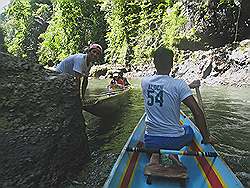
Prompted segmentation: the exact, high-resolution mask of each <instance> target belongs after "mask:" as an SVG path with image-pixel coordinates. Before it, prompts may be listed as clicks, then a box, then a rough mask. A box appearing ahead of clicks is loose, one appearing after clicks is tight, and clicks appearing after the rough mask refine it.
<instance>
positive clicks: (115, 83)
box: [83, 71, 131, 117]
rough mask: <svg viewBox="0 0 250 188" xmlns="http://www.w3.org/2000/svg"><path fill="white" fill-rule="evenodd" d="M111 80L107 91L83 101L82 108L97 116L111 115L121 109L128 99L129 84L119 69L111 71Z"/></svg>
mask: <svg viewBox="0 0 250 188" xmlns="http://www.w3.org/2000/svg"><path fill="white" fill-rule="evenodd" d="M111 78H112V80H111V81H110V83H109V85H108V86H107V92H104V93H101V94H100V95H96V96H95V97H94V98H93V96H92V98H90V99H88V100H85V101H84V102H83V104H84V105H83V109H84V110H85V111H87V112H89V113H91V114H93V115H96V116H99V117H107V116H111V115H113V114H115V113H117V112H119V111H120V110H121V108H122V107H123V105H124V104H126V102H127V100H128V98H127V97H128V92H129V90H130V88H131V84H130V83H129V82H128V80H127V79H126V78H125V77H123V73H122V72H121V71H117V72H114V73H112V75H111Z"/></svg>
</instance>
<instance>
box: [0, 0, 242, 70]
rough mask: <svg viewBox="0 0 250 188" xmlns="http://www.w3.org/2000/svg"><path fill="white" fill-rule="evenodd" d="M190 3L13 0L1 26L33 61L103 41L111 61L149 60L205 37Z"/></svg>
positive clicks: (213, 0) (230, 0) (229, 0)
mask: <svg viewBox="0 0 250 188" xmlns="http://www.w3.org/2000/svg"><path fill="white" fill-rule="evenodd" d="M197 2H199V1H197ZM203 2H204V7H203V9H202V10H204V12H206V11H205V10H206V8H209V7H210V8H211V7H212V8H213V6H216V8H217V7H218V6H221V5H225V4H229V5H230V6H231V5H232V4H235V2H240V3H241V2H242V1H241V0H200V3H203ZM205 2H206V3H205ZM185 3H188V4H189V1H184V0H143V1H141V0H12V1H11V4H10V6H9V8H8V9H7V10H6V11H5V12H4V13H3V14H2V18H1V26H2V28H3V32H4V35H5V45H6V47H7V49H8V52H9V53H12V54H14V55H16V56H19V57H21V58H23V59H25V60H29V61H31V62H37V61H38V62H40V63H42V64H48V63H49V62H52V64H55V63H57V62H59V61H61V60H62V59H63V58H65V57H66V56H68V55H70V54H74V53H78V52H82V51H83V49H84V48H85V47H86V46H87V45H88V44H89V43H90V42H98V43H100V44H101V45H102V46H103V47H104V49H105V62H108V63H122V64H126V65H128V64H137V63H147V62H150V61H151V53H152V51H153V50H154V49H155V48H157V47H158V46H161V45H164V46H167V47H170V48H172V49H177V47H178V46H180V44H186V43H187V41H188V42H190V41H191V42H193V41H198V40H199V38H197V36H198V35H196V29H195V27H194V26H193V25H192V24H191V26H190V24H187V23H188V22H190V18H187V17H186V14H185V10H184V4H185ZM190 4H191V3H190ZM198 11H199V10H198ZM212 15H214V13H212ZM198 16H199V15H198ZM206 16H207V15H205V14H204V15H203V17H204V19H206ZM233 19H234V20H235V18H233ZM198 22H199V20H198ZM207 23H209V22H208V21H207ZM230 24H231V23H230ZM233 24H234V23H233ZM230 26H231V25H230ZM200 30H202V29H200ZM211 36H213V35H211Z"/></svg>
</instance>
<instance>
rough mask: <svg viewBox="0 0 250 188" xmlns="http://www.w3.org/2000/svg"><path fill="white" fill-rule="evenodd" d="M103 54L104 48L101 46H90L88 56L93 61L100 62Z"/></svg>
mask: <svg viewBox="0 0 250 188" xmlns="http://www.w3.org/2000/svg"><path fill="white" fill-rule="evenodd" d="M102 52H103V50H102V46H101V45H99V44H95V43H93V44H91V45H90V46H89V50H88V54H89V57H90V59H91V61H96V60H98V59H99V58H100V57H101V54H102Z"/></svg>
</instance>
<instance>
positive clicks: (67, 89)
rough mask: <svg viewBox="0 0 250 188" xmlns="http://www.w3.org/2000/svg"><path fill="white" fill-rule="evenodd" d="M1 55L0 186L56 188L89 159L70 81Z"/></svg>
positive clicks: (80, 117)
mask: <svg viewBox="0 0 250 188" xmlns="http://www.w3.org/2000/svg"><path fill="white" fill-rule="evenodd" d="M0 56H1V57H0V166H1V168H0V177H1V178H0V187H57V186H59V185H60V184H61V183H63V182H64V181H65V180H66V179H67V178H70V176H72V175H74V174H75V173H78V172H79V170H81V168H82V167H83V165H84V162H86V160H88V156H89V150H88V145H87V136H86V133H85V123H84V118H83V116H82V113H81V106H80V104H81V103H80V100H79V99H78V97H77V95H75V93H76V92H75V85H74V81H73V78H72V77H68V76H65V75H64V76H63V75H58V74H56V73H52V72H48V71H46V70H45V69H43V67H41V66H40V65H35V64H29V63H24V62H19V61H18V60H17V59H15V58H14V57H10V56H8V55H6V54H3V53H0Z"/></svg>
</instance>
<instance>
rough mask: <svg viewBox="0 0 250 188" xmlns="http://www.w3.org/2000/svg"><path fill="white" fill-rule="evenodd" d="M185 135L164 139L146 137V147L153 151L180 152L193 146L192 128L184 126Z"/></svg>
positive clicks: (160, 137)
mask: <svg viewBox="0 0 250 188" xmlns="http://www.w3.org/2000/svg"><path fill="white" fill-rule="evenodd" d="M184 129H185V134H184V135H183V136H180V137H162V136H149V135H146V134H145V135H144V147H145V148H153V149H169V150H180V149H181V148H182V147H184V146H187V145H189V144H191V142H192V139H193V137H194V131H193V129H192V128H191V127H190V126H184Z"/></svg>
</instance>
